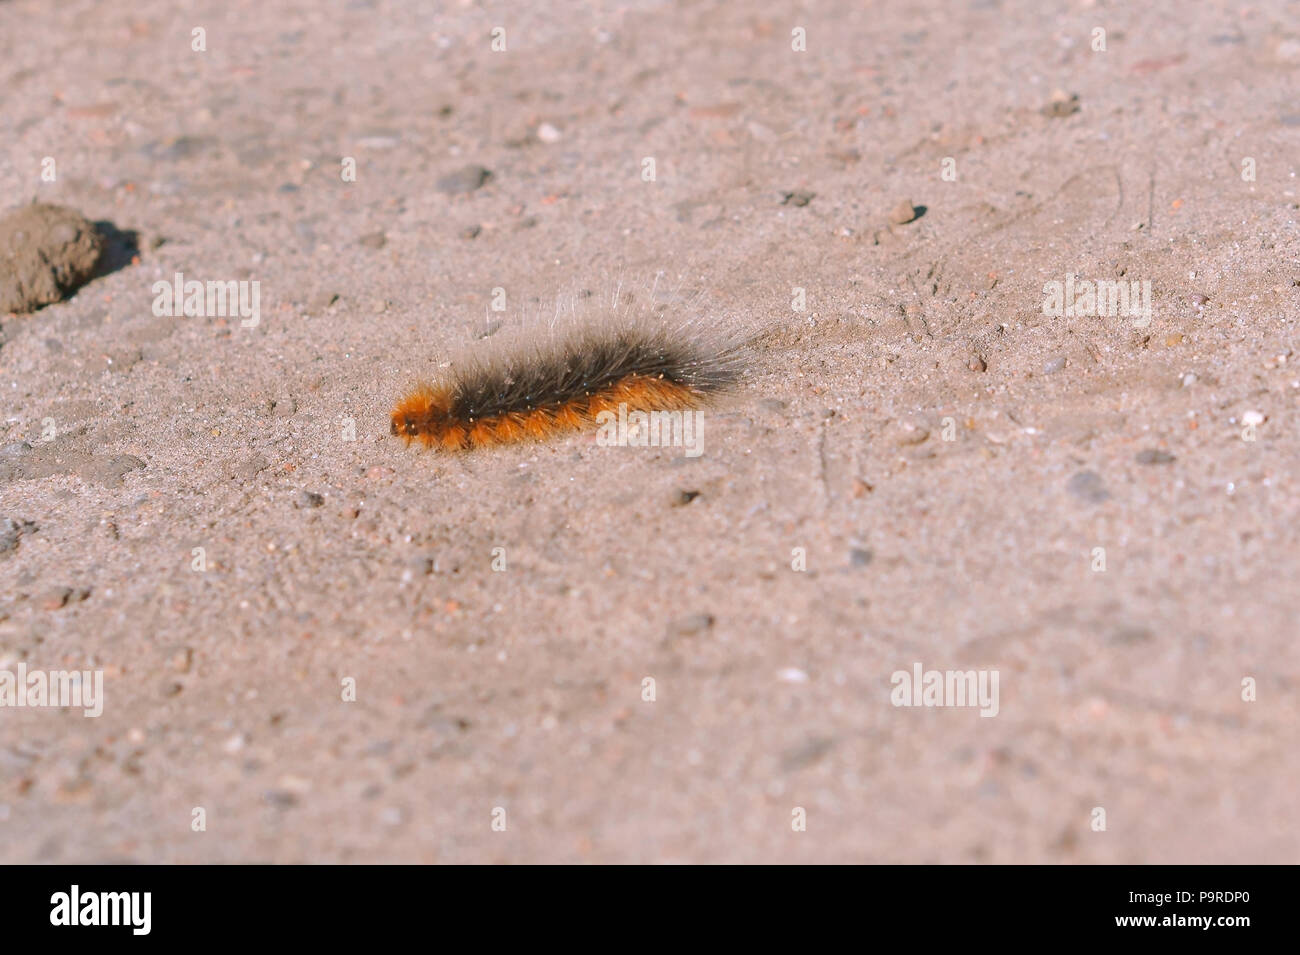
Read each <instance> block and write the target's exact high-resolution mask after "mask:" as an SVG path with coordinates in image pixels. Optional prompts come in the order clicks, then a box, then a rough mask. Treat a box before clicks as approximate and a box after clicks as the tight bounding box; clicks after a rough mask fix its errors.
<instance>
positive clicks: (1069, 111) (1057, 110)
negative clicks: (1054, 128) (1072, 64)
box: [1041, 90, 1079, 119]
mask: <svg viewBox="0 0 1300 955" xmlns="http://www.w3.org/2000/svg"><path fill="white" fill-rule="evenodd" d="M1078 111H1079V94H1078V93H1071V94H1068V95H1067V94H1066V93H1064V92H1062V91H1061V90H1057V91H1056V92H1055V93H1053V94H1052V98H1051V100H1049V101H1048V103H1047V105H1046V106H1044V107H1043V108H1042V110H1041V112H1042V114H1043V115H1044V116H1046V117H1048V118H1049V119H1064V118H1065V117H1066V116H1073V115H1074V114H1075V113H1077V112H1078Z"/></svg>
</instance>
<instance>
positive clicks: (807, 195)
mask: <svg viewBox="0 0 1300 955" xmlns="http://www.w3.org/2000/svg"><path fill="white" fill-rule="evenodd" d="M816 196H817V193H815V192H808V191H807V190H804V189H797V190H795V191H794V192H783V193H782V194H781V205H783V206H800V207H802V206H806V205H808V203H810V202H812V201H813V199H814V198H816Z"/></svg>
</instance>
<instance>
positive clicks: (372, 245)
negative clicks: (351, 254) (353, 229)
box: [357, 232, 388, 249]
mask: <svg viewBox="0 0 1300 955" xmlns="http://www.w3.org/2000/svg"><path fill="white" fill-rule="evenodd" d="M387 244H388V236H386V235H385V234H384V233H382V232H371V233H368V234H366V235H363V236H362V237H361V238H359V239H357V245H359V246H361V247H362V248H364V249H382V248H383V247H384V246H385V245H387Z"/></svg>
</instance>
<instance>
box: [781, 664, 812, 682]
mask: <svg viewBox="0 0 1300 955" xmlns="http://www.w3.org/2000/svg"><path fill="white" fill-rule="evenodd" d="M776 678H777V679H778V680H780V681H781V682H782V683H807V682H808V674H807V673H804V672H803V670H800V669H798V668H797V667H786V668H785V669H784V670H782V671H781V672H780V673H778V674H777V675H776Z"/></svg>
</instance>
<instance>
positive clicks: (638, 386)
mask: <svg viewBox="0 0 1300 955" xmlns="http://www.w3.org/2000/svg"><path fill="white" fill-rule="evenodd" d="M738 373H739V358H738V351H737V349H736V348H735V347H733V346H731V345H729V344H726V343H723V342H721V341H717V340H711V339H709V338H708V337H707V336H703V335H701V334H699V333H698V331H696V330H695V329H693V328H691V327H688V326H679V327H676V328H674V327H671V326H663V325H653V324H650V323H646V322H635V321H621V322H615V323H614V324H611V325H586V326H582V325H573V326H571V327H569V328H567V329H565V330H563V331H562V332H561V333H560V334H558V335H556V336H553V337H551V338H550V339H548V340H546V341H544V342H541V343H536V342H534V343H532V344H529V343H522V344H518V345H516V346H515V347H513V348H509V347H507V348H504V349H499V350H497V351H496V352H495V353H494V354H490V355H489V356H487V357H486V358H481V359H474V358H473V357H472V356H471V361H470V362H469V363H468V364H466V365H464V366H463V367H462V368H460V369H459V370H456V371H453V372H452V373H451V374H449V375H448V376H446V377H445V378H443V379H442V380H440V381H437V382H435V383H432V384H427V383H424V384H419V385H417V386H416V387H415V388H414V389H412V390H411V391H410V392H409V393H407V394H406V395H405V396H404V397H403V398H402V399H401V400H400V401H398V403H397V405H396V406H395V407H394V408H393V412H392V428H391V431H392V433H393V434H394V435H397V436H399V437H402V438H404V439H405V440H406V443H407V444H410V443H412V442H414V441H419V442H421V443H423V444H424V445H425V446H426V447H431V448H442V449H444V450H449V451H464V450H469V449H471V448H478V447H486V446H490V445H497V444H507V443H510V442H515V441H529V440H545V439H547V438H549V437H551V436H553V435H556V434H559V433H562V432H565V431H572V430H576V429H580V428H583V427H586V426H588V425H590V424H592V423H594V422H595V420H596V416H597V415H598V414H600V413H601V412H602V411H617V410H618V407H619V405H620V404H625V405H627V407H628V408H629V409H634V410H641V411H675V410H685V409H688V408H695V407H698V406H699V405H700V404H702V403H704V402H705V401H707V400H708V399H709V398H710V397H712V396H713V395H715V394H717V393H718V392H720V391H723V390H724V389H726V388H727V387H728V386H730V385H731V384H732V383H733V382H734V381H735V380H736V378H737V376H738Z"/></svg>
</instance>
